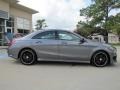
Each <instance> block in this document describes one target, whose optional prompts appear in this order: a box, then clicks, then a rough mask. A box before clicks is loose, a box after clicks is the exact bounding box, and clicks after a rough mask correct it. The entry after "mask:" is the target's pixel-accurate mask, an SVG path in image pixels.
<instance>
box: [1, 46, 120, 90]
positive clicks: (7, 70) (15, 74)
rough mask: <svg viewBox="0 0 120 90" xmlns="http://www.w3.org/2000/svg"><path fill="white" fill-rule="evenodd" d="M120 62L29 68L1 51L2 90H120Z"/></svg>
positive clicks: (119, 50) (49, 65)
mask: <svg viewBox="0 0 120 90" xmlns="http://www.w3.org/2000/svg"><path fill="white" fill-rule="evenodd" d="M117 51H118V58H117V60H118V62H117V63H116V64H114V65H111V66H107V67H103V68H98V67H94V66H91V65H89V64H84V63H81V64H73V63H55V62H54V63H53V62H51V63H50V62H39V63H38V64H36V65H32V66H25V65H22V64H21V63H20V62H19V61H16V60H15V59H12V58H9V57H8V56H7V53H6V50H4V49H3V50H0V90H120V47H117Z"/></svg>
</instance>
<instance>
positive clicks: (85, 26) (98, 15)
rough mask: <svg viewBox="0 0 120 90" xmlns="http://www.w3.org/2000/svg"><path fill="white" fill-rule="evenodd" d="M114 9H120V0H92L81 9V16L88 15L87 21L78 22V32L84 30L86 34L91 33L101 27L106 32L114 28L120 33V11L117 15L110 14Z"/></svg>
mask: <svg viewBox="0 0 120 90" xmlns="http://www.w3.org/2000/svg"><path fill="white" fill-rule="evenodd" d="M114 9H117V10H119V9H120V0H92V4H91V5H90V6H88V7H86V8H83V9H81V10H80V16H84V17H86V21H84V22H82V21H80V22H78V24H77V30H78V32H79V31H80V32H83V33H85V35H86V34H87V33H89V34H90V33H91V31H92V30H95V28H97V27H100V28H101V29H104V30H105V31H106V32H109V30H112V31H114V32H116V33H117V34H120V14H119V13H118V14H117V15H116V16H110V15H109V14H110V11H111V10H114ZM80 26H82V27H80ZM79 27H80V28H79ZM106 35H107V34H106Z"/></svg>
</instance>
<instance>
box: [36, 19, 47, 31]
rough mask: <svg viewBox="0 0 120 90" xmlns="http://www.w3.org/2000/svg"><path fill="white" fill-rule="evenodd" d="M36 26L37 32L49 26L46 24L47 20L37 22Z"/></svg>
mask: <svg viewBox="0 0 120 90" xmlns="http://www.w3.org/2000/svg"><path fill="white" fill-rule="evenodd" d="M35 26H36V30H41V29H43V28H45V27H48V26H47V24H46V23H45V19H39V20H37V24H36V25H35Z"/></svg>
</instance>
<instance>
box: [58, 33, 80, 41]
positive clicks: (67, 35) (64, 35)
mask: <svg viewBox="0 0 120 90" xmlns="http://www.w3.org/2000/svg"><path fill="white" fill-rule="evenodd" d="M58 37H59V39H60V40H69V41H74V40H75V41H79V40H80V38H79V37H78V36H76V35H74V34H72V33H69V32H66V31H59V32H58Z"/></svg>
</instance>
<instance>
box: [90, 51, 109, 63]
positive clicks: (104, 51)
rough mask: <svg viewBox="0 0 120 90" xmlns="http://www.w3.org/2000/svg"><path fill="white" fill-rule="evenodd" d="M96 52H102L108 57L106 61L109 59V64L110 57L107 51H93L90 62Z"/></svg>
mask: <svg viewBox="0 0 120 90" xmlns="http://www.w3.org/2000/svg"><path fill="white" fill-rule="evenodd" d="M98 52H104V53H106V54H107V56H108V59H109V62H108V64H110V55H109V53H108V52H107V51H105V50H96V51H94V52H93V53H92V55H91V59H90V62H91V61H92V59H93V56H94V55H95V54H96V53H98Z"/></svg>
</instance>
